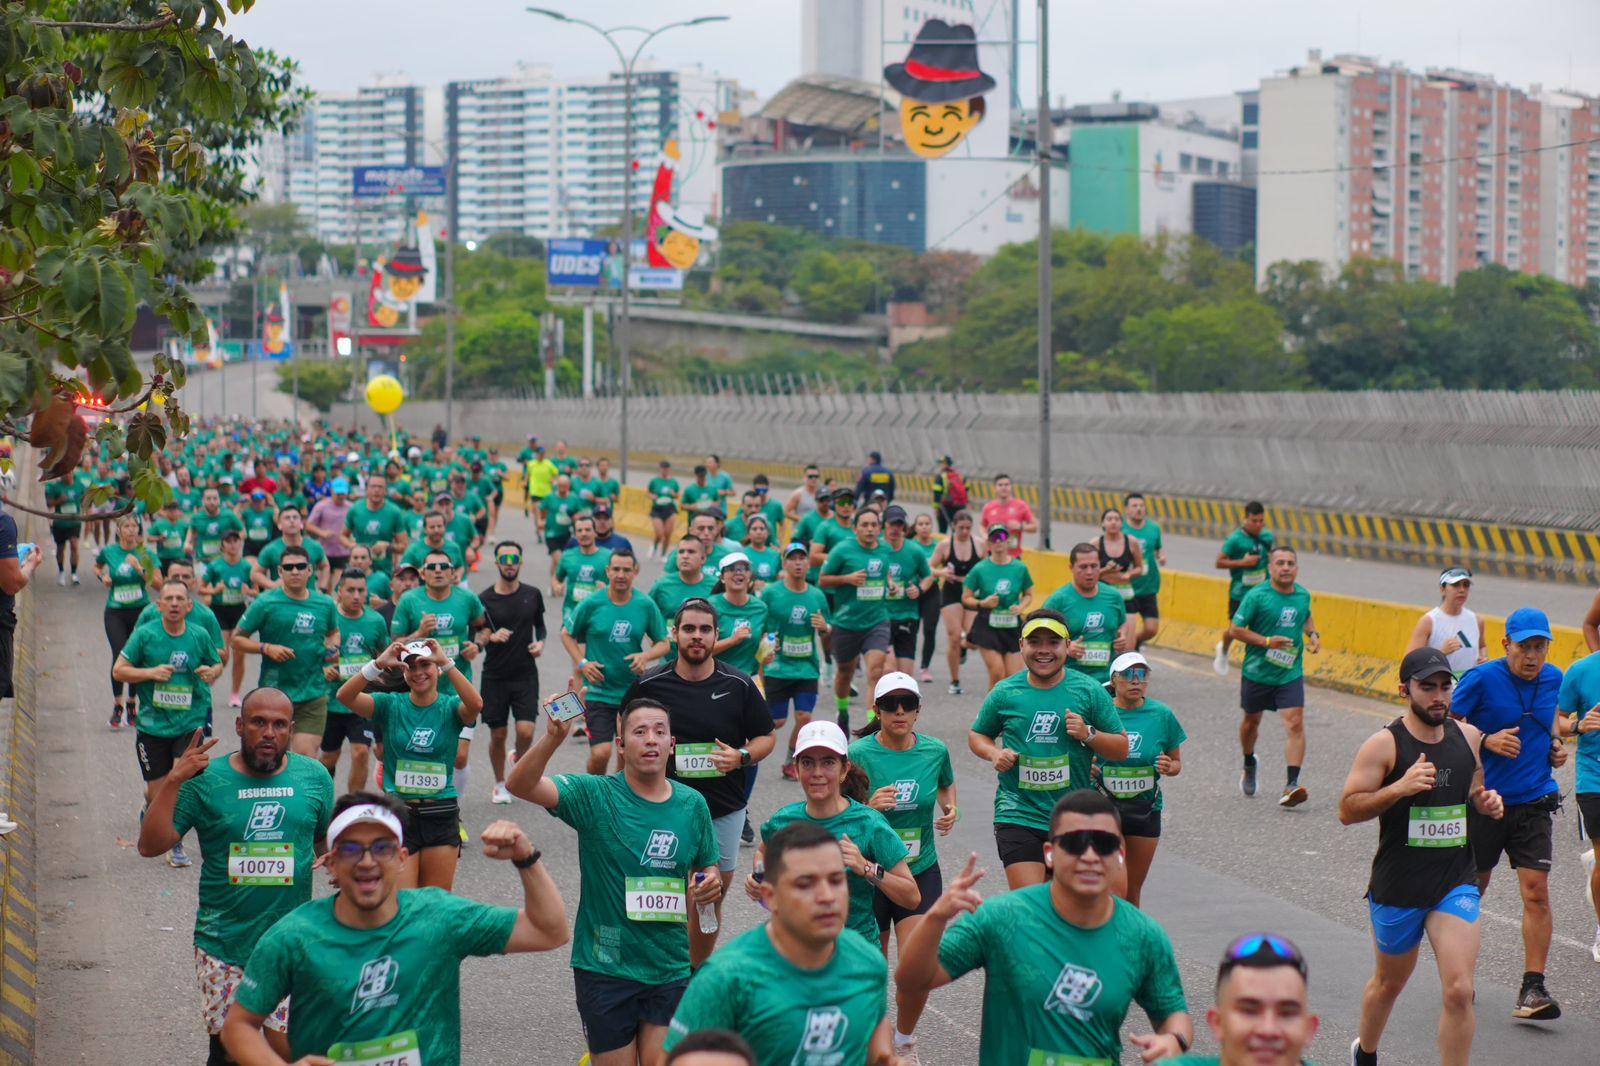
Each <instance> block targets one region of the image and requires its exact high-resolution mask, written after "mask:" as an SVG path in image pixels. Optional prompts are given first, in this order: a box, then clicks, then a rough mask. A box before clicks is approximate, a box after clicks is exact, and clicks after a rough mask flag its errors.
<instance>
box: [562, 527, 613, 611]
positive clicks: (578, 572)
mask: <svg viewBox="0 0 1600 1066" xmlns="http://www.w3.org/2000/svg"><path fill="white" fill-rule="evenodd" d="M610 562H611V549H610V548H596V549H595V550H594V551H592V552H587V553H586V552H584V551H583V550H582V549H580V548H578V547H577V546H576V545H573V546H572V547H570V548H568V549H567V550H566V551H564V552H562V553H561V562H560V563H558V564H556V578H557V579H558V580H559V581H561V582H562V584H564V585H565V586H566V594H565V595H564V596H563V597H562V600H561V616H562V618H568V617H570V614H569V612H571V610H572V609H573V608H574V607H576V606H578V604H580V603H582V602H583V601H584V600H586V599H588V598H589V597H590V596H592V595H594V594H595V593H596V592H600V591H603V590H604V589H605V587H606V584H607V579H606V566H607V564H609V563H610Z"/></svg>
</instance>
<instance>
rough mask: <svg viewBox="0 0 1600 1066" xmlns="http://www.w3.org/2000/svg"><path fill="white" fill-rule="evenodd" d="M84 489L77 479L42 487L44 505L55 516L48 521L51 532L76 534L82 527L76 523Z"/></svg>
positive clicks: (78, 522) (81, 524)
mask: <svg viewBox="0 0 1600 1066" xmlns="http://www.w3.org/2000/svg"><path fill="white" fill-rule="evenodd" d="M85 487H86V486H84V485H83V484H82V483H81V482H79V481H78V479H77V478H73V479H72V480H70V481H52V482H50V483H49V484H48V485H46V486H45V487H44V502H45V505H46V506H47V507H49V508H50V510H51V511H52V512H53V513H54V515H55V516H56V517H54V518H52V519H51V520H50V528H51V529H52V530H57V531H60V532H62V533H76V532H77V531H78V530H79V529H81V528H82V527H83V523H82V522H80V521H78V515H80V514H82V513H83V493H84V489H85ZM153 533H154V527H153V525H152V534H153Z"/></svg>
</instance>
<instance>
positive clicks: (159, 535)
mask: <svg viewBox="0 0 1600 1066" xmlns="http://www.w3.org/2000/svg"><path fill="white" fill-rule="evenodd" d="M188 533H189V523H188V522H186V521H184V517H183V511H182V509H181V507H180V505H179V503H178V500H177V497H173V498H172V499H170V500H168V501H167V504H166V506H165V507H163V508H162V509H161V514H160V515H158V516H157V517H156V519H155V521H153V522H151V523H150V528H149V529H147V530H145V536H147V537H148V538H149V539H150V540H152V541H154V542H155V545H156V558H157V559H159V560H160V561H161V562H162V564H163V565H164V564H166V563H168V562H170V561H172V560H173V559H182V558H184V550H183V548H184V540H185V539H186V538H187V536H188Z"/></svg>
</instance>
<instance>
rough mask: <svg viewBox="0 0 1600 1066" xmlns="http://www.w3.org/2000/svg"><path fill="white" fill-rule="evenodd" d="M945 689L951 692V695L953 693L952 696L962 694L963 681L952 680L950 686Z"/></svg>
mask: <svg viewBox="0 0 1600 1066" xmlns="http://www.w3.org/2000/svg"><path fill="white" fill-rule="evenodd" d="M945 691H946V692H948V693H950V695H952V696H959V695H961V682H959V681H952V682H950V685H949V687H947V688H946V689H945Z"/></svg>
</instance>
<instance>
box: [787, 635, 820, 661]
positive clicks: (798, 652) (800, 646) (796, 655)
mask: <svg viewBox="0 0 1600 1066" xmlns="http://www.w3.org/2000/svg"><path fill="white" fill-rule="evenodd" d="M779 647H780V650H781V651H782V652H783V654H784V655H787V656H788V657H789V658H791V659H809V658H811V653H812V651H814V650H815V648H816V642H815V641H814V640H813V639H812V638H811V637H807V638H805V639H804V640H796V639H794V638H793V637H784V638H783V643H782V644H781V645H780V646H779Z"/></svg>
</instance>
